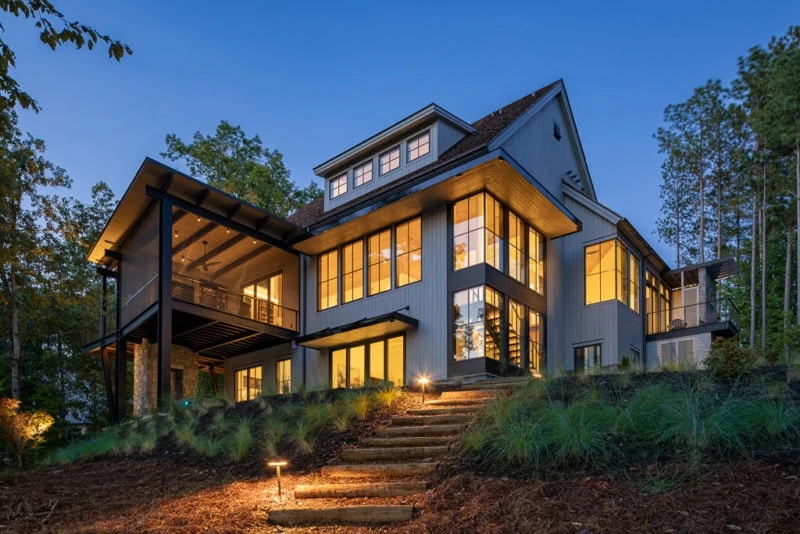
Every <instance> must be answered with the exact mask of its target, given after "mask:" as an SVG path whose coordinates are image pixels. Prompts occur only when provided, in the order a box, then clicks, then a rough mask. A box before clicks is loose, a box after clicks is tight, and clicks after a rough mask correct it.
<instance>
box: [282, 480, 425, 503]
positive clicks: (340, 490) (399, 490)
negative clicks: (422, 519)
mask: <svg viewBox="0 0 800 534" xmlns="http://www.w3.org/2000/svg"><path fill="white" fill-rule="evenodd" d="M427 487H428V483H427V482H425V481H422V480H420V481H413V480H412V481H403V482H361V483H356V484H316V485H300V486H295V488H294V498H295V499H324V498H330V497H332V498H336V497H403V496H405V495H413V494H414V493H420V492H423V491H425V490H426V489H427Z"/></svg>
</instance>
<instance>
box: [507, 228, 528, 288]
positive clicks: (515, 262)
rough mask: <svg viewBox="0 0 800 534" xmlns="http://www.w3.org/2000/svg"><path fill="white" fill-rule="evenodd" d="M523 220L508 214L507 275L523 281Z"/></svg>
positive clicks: (524, 271)
mask: <svg viewBox="0 0 800 534" xmlns="http://www.w3.org/2000/svg"><path fill="white" fill-rule="evenodd" d="M525 273H526V269H525V222H524V221H523V220H522V219H520V218H519V217H517V216H516V215H514V214H513V213H509V214H508V275H509V276H510V277H511V278H513V279H514V280H516V281H518V282H521V283H523V284H524V283H525Z"/></svg>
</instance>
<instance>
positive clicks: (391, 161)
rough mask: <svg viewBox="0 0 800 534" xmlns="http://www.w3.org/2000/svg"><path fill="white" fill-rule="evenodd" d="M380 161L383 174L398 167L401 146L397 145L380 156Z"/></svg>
mask: <svg viewBox="0 0 800 534" xmlns="http://www.w3.org/2000/svg"><path fill="white" fill-rule="evenodd" d="M378 162H379V165H380V171H381V176H383V175H384V174H386V173H387V172H391V171H393V170H395V169H396V168H398V167H399V166H400V147H395V148H393V149H391V150H389V151H387V152H384V153H383V154H381V155H380V156H379V157H378Z"/></svg>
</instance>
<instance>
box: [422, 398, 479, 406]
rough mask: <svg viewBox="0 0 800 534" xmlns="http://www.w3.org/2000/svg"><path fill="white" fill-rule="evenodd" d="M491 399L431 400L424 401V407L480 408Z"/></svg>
mask: <svg viewBox="0 0 800 534" xmlns="http://www.w3.org/2000/svg"><path fill="white" fill-rule="evenodd" d="M492 399H494V397H491V398H485V399H432V400H426V401H425V406H471V407H473V408H480V407H481V406H483V405H484V404H486V402H488V401H490V400H492Z"/></svg>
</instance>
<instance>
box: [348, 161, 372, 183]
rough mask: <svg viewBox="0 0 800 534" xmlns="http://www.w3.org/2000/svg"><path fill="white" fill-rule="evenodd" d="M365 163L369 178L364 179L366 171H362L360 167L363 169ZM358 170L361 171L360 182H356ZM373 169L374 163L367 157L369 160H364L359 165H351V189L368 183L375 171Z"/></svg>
mask: <svg viewBox="0 0 800 534" xmlns="http://www.w3.org/2000/svg"><path fill="white" fill-rule="evenodd" d="M367 165H369V178H368V179H366V180H364V179H363V177H364V175H365V174H366V172H365V171H362V169H364V168H365V167H366V166H367ZM359 171H362V173H361V183H359V182H358V179H359V176H358V172H359ZM374 171H375V165H374V163H373V161H372V159H369V160H367V161H365V162H364V163H362V164H361V165H357V166H355V167H353V189H356V188H358V187H361V186H362V185H365V184H368V183H370V182H371V181H372V180H373V178H375V172H374Z"/></svg>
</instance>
